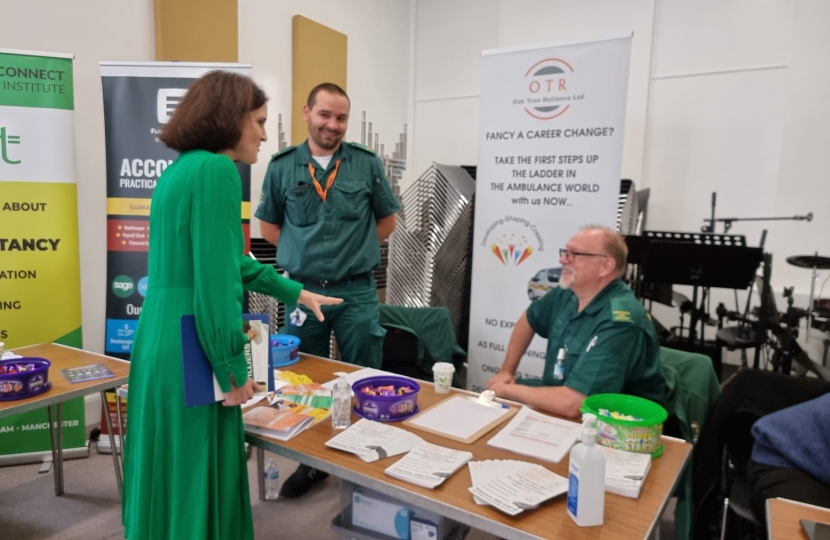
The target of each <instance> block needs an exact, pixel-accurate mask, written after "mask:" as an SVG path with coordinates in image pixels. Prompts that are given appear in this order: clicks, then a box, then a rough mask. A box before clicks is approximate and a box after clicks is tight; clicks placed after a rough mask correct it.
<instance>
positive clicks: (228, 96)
mask: <svg viewBox="0 0 830 540" xmlns="http://www.w3.org/2000/svg"><path fill="white" fill-rule="evenodd" d="M267 101H268V96H266V95H265V92H264V91H263V90H262V88H260V87H259V85H257V84H256V83H255V82H254V81H253V80H251V79H250V78H249V77H245V76H244V75H239V74H238V73H231V72H229V71H211V72H209V73H206V74H205V75H203V76H202V77H200V78H198V79H196V81H194V82H193V84H191V85H190V88H188V89H187V93H186V94H185V95H184V98H182V100H181V102H180V103H179V106H178V107H176V111H175V112H174V113H173V116H172V118H170V121H169V122H168V123H167V124H166V125H165V126H164V128H162V131H161V135H160V136H159V140H161V142H163V143H164V144H165V145H166V146H167V147H168V148H172V149H173V150H176V151H177V152H185V151H187V150H208V151H210V152H218V151H220V150H227V149H229V148H234V147H235V146H236V145H237V143H238V142H239V139H240V138H241V137H242V121H243V120H244V119H245V117H246V116H247V114H248V113H250V112H251V111H255V110H257V109H259V108H260V107H262V106H263V105H265V103H266V102H267Z"/></svg>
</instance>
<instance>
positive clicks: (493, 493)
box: [469, 460, 568, 516]
mask: <svg viewBox="0 0 830 540" xmlns="http://www.w3.org/2000/svg"><path fill="white" fill-rule="evenodd" d="M469 468H470V477H471V478H472V483H473V487H471V488H469V489H470V492H471V493H472V494H473V498H474V499H475V501H476V503H477V504H489V505H492V506H494V507H496V508H498V509H499V510H501V511H502V512H504V513H506V514H509V515H511V516H515V515H517V514H520V513H522V512H523V511H525V510H530V509H532V508H536V507H537V506H539V505H540V504H542V503H543V502H545V501H547V500H549V499H552V498H554V497H556V496H558V495H562V494H563V493H567V492H568V479H567V478H563V477H561V476H559V475H558V474H555V473H552V472H551V471H549V470H547V469H546V468H544V467H542V466H541V465H536V464H535V463H527V462H524V461H513V460H487V461H474V462H471V463H470V464H469Z"/></svg>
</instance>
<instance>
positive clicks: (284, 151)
mask: <svg viewBox="0 0 830 540" xmlns="http://www.w3.org/2000/svg"><path fill="white" fill-rule="evenodd" d="M296 149H297V147H296V146H286V147H285V148H283V149H282V150H280V151H279V152H277V153H276V154H271V161H274V160H275V159H278V158H281V157H282V156H285V155H287V154H290V153H291V152H293V151H294V150H296Z"/></svg>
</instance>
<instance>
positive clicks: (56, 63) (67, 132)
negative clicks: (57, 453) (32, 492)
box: [0, 49, 86, 464]
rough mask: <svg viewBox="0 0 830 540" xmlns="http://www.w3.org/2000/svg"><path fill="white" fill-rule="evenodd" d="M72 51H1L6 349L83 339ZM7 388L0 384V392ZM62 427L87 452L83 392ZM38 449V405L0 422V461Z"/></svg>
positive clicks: (42, 426)
mask: <svg viewBox="0 0 830 540" xmlns="http://www.w3.org/2000/svg"><path fill="white" fill-rule="evenodd" d="M72 58H73V56H72V55H68V54H52V53H40V52H29V51H13V50H6V49H0V341H2V342H4V343H5V349H6V350H12V351H13V350H14V349H15V348H17V347H22V346H25V345H34V344H37V343H44V342H56V343H61V344H63V345H68V346H72V347H79V348H80V347H81V346H82V338H81V274H80V261H79V255H78V253H79V252H78V197H77V186H76V183H75V98H74V89H73V76H72V73H73V71H72ZM62 376H63V375H61V373H60V372H59V371H57V372H56V370H55V369H52V370H50V372H49V377H50V378H55V377H62ZM5 390H6V389H5V388H2V387H0V396H2V394H3V393H4V391H5ZM8 390H9V393H11V392H14V388H13V387H10V388H8ZM6 397H9V396H6ZM63 426H64V430H63V447H64V448H65V449H67V450H73V449H75V450H78V451H80V450H83V452H82V453H83V454H84V455H86V447H85V439H86V426H85V425H84V400H83V398H78V399H74V400H71V401H68V402H66V403H65V404H64V405H63ZM78 453H79V452H74V453H73V452H69V453H67V454H65V455H66V456H67V457H72V456H73V455H74V454H78ZM46 456H48V457H50V458H51V442H50V436H49V421H48V416H47V411H46V409H45V408H44V409H40V410H37V411H32V412H28V413H24V414H20V415H17V416H13V417H9V418H4V419H2V420H0V464H12V463H22V462H28V461H39V460H41V459H43V458H44V457H46Z"/></svg>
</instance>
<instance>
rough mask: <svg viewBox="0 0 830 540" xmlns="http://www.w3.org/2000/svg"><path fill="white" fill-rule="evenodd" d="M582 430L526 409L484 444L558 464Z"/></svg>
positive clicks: (579, 427) (574, 424)
mask: <svg viewBox="0 0 830 540" xmlns="http://www.w3.org/2000/svg"><path fill="white" fill-rule="evenodd" d="M581 431H582V426H581V425H580V424H577V423H576V422H568V421H567V420H560V419H559V418H554V417H553V416H548V415H546V414H542V413H538V412H536V411H534V410H531V409H529V408H527V407H522V410H521V411H519V413H518V414H517V415H516V416H515V417H514V418H513V419H512V420H511V421H510V422H509V423H508V424H507V425H506V426H504V429H502V430H501V431H499V432H498V433H496V435H495V436H493V438H492V439H490V440H489V441H487V445H488V446H494V447H496V448H501V449H503V450H509V451H511V452H516V453H517V454H523V455H525V456H530V457H535V458H538V459H543V460H545V461H550V462H552V463H559V462H560V461H561V460H562V458H563V457H565V454H567V453H568V450H570V449H571V446H573V444H574V443H575V442H576V440H577V439H578V438H579V434H580V433H581Z"/></svg>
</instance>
